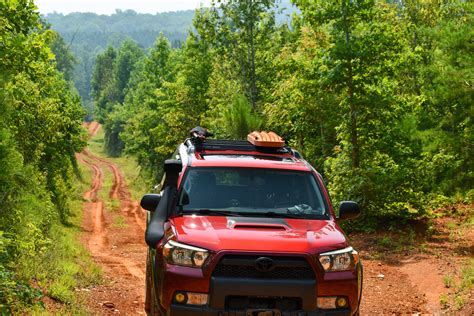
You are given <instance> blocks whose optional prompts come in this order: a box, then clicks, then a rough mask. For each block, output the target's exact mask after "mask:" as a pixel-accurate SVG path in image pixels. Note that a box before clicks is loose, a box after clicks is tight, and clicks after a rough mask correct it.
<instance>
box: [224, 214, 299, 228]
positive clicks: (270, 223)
mask: <svg viewBox="0 0 474 316" xmlns="http://www.w3.org/2000/svg"><path fill="white" fill-rule="evenodd" d="M227 227H228V228H230V229H238V230H265V231H287V230H290V227H289V226H288V224H287V223H286V221H285V220H283V219H276V218H248V217H247V218H245V217H240V218H238V217H233V218H228V220H227Z"/></svg>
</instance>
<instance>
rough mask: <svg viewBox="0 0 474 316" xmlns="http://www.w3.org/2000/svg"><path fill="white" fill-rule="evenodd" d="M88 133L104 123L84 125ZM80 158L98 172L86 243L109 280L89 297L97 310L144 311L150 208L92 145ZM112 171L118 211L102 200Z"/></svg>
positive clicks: (89, 200)
mask: <svg viewBox="0 0 474 316" xmlns="http://www.w3.org/2000/svg"><path fill="white" fill-rule="evenodd" d="M85 127H86V128H87V129H88V132H89V135H90V136H92V135H95V134H96V133H97V131H98V130H99V128H100V125H99V124H97V123H95V122H92V123H89V124H85ZM77 159H78V161H79V162H80V163H82V164H84V165H86V166H88V167H89V168H90V169H91V171H92V173H93V182H92V185H91V189H90V190H88V191H87V192H85V193H84V195H83V197H84V200H85V202H84V223H83V229H84V231H85V236H84V243H85V245H86V246H87V248H88V249H89V251H90V252H91V254H92V257H93V258H94V261H95V262H96V263H97V264H98V265H99V266H100V267H101V268H102V270H103V276H104V284H101V285H99V286H95V287H93V288H91V289H89V290H90V292H91V293H90V295H88V296H87V297H86V298H85V301H86V303H87V309H88V310H89V311H91V312H93V313H94V314H111V313H113V314H144V311H143V306H144V279H145V258H146V247H145V245H144V242H143V236H144V229H145V212H143V211H142V209H141V208H140V205H139V203H138V202H137V201H133V200H132V198H131V194H130V192H129V190H128V188H127V186H126V183H125V181H124V178H123V176H122V175H121V173H120V170H119V168H118V167H117V166H116V165H115V164H113V163H112V162H110V161H108V160H107V159H104V158H102V157H99V156H97V155H95V154H93V153H91V152H90V151H89V150H88V149H84V151H83V152H81V153H80V154H77ZM105 172H111V174H112V175H113V185H112V188H111V190H110V192H109V193H108V195H109V197H110V199H114V200H118V201H119V209H118V210H117V211H114V210H109V209H108V208H107V203H105V201H103V200H101V199H100V195H99V193H100V192H101V191H102V190H103V189H104V188H103V182H104V173H105Z"/></svg>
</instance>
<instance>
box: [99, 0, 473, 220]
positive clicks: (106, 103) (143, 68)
mask: <svg viewBox="0 0 474 316" xmlns="http://www.w3.org/2000/svg"><path fill="white" fill-rule="evenodd" d="M294 2H295V4H296V5H297V6H298V8H299V10H301V14H300V15H295V16H293V19H292V22H291V25H288V24H278V23H276V22H275V13H274V12H275V11H274V10H272V8H273V6H274V5H275V2H274V1H271V0H261V1H215V2H214V3H213V6H211V7H210V8H206V9H200V10H197V11H196V14H195V16H194V20H193V30H191V31H190V32H189V35H188V37H187V40H186V42H185V43H184V44H183V46H182V47H181V48H172V45H171V43H170V41H169V40H168V39H167V38H166V36H164V35H163V34H162V35H160V36H159V37H158V38H157V40H156V42H155V44H154V46H153V47H152V48H151V49H150V50H149V51H147V52H144V51H142V50H141V48H140V47H139V45H138V44H137V43H134V42H133V41H126V42H124V43H123V44H122V45H121V46H120V47H119V48H118V49H114V48H113V47H109V48H108V49H107V50H106V51H104V52H103V53H101V54H99V56H98V57H97V62H96V64H95V68H94V72H93V78H92V93H93V98H94V102H95V104H96V106H97V111H96V114H97V116H96V118H97V119H98V120H99V121H100V122H101V123H103V124H104V126H105V132H106V145H107V148H108V151H109V153H110V154H111V155H121V154H123V153H125V154H129V155H134V156H136V157H137V159H138V161H139V163H140V164H141V166H142V167H143V168H144V172H145V173H147V174H148V179H153V181H155V182H158V181H159V177H160V176H161V168H160V167H159V166H160V165H161V164H162V162H163V160H164V159H165V158H167V157H169V155H170V154H171V153H172V152H173V150H174V146H175V145H176V144H177V143H178V142H179V141H181V140H183V139H184V138H185V137H186V136H187V132H188V130H189V129H190V128H191V127H193V126H196V125H202V126H206V127H208V128H209V129H210V130H211V131H213V132H214V133H216V135H217V136H218V137H236V138H243V137H245V135H246V134H247V132H248V131H249V130H252V129H257V128H260V129H270V130H274V131H276V132H277V133H279V134H280V135H283V136H284V137H285V139H287V140H288V141H289V143H290V145H292V146H294V147H295V148H297V149H298V150H299V151H300V152H301V153H303V155H304V157H306V159H307V160H309V161H310V162H311V163H312V164H314V165H315V166H316V167H317V168H318V169H319V170H320V171H321V172H322V173H323V174H324V176H325V177H326V179H327V181H328V183H329V188H330V190H331V193H332V196H333V198H334V201H335V202H337V201H341V200H343V199H354V200H356V201H358V202H359V203H360V204H361V205H362V208H363V209H364V214H365V215H364V217H363V219H362V220H361V221H360V222H359V225H360V226H361V227H364V228H365V229H371V228H375V227H377V225H384V224H386V223H404V221H406V220H411V219H417V218H420V217H423V216H424V215H426V214H427V212H428V211H429V210H430V208H432V207H434V206H436V205H437V204H439V203H441V202H442V201H446V200H448V198H449V197H456V198H458V199H460V200H462V199H468V200H471V199H472V197H473V192H474V191H472V188H473V180H474V177H473V176H474V174H473V173H472V172H473V170H474V169H473V167H474V166H473V159H472V157H474V155H473V154H474V152H473V150H474V143H473V141H474V139H473V137H474V136H473V135H474V133H473V122H472V117H473V104H474V103H473V91H474V90H473V87H472V84H473V83H472V78H473V69H474V68H473V58H472V54H471V52H472V50H473V43H472V40H471V39H472V36H473V28H472V11H473V8H474V5H473V4H472V3H471V2H464V1H446V2H440V1H416V0H414V1H404V2H403V4H402V3H401V2H393V3H391V2H387V1H345V0H343V1H335V2H328V1H304V0H298V1H294Z"/></svg>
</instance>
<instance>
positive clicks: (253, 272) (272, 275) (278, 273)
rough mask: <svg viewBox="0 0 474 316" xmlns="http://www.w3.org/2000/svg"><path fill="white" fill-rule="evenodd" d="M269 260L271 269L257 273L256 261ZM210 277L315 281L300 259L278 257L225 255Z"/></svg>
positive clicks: (308, 268) (307, 266) (306, 265)
mask: <svg viewBox="0 0 474 316" xmlns="http://www.w3.org/2000/svg"><path fill="white" fill-rule="evenodd" d="M262 257H265V258H270V259H271V260H272V261H273V267H272V269H271V270H270V271H266V272H263V271H259V270H258V269H257V267H256V261H257V260H258V259H259V258H262ZM212 276H215V277H230V278H252V279H293V280H307V279H313V280H314V279H315V275H314V272H313V269H312V268H311V266H310V265H309V263H308V262H307V261H306V259H305V258H302V257H280V256H244V255H226V256H224V257H223V258H222V259H221V260H220V261H219V263H218V264H217V265H216V267H215V269H214V272H213V273H212Z"/></svg>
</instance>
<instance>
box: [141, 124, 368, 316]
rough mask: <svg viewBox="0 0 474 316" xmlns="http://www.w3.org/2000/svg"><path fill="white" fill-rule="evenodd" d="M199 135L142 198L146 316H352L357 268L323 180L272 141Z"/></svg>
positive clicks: (346, 213) (350, 208)
mask: <svg viewBox="0 0 474 316" xmlns="http://www.w3.org/2000/svg"><path fill="white" fill-rule="evenodd" d="M209 135H210V133H209V132H207V130H205V129H202V128H196V129H193V130H192V133H191V137H190V138H188V139H187V140H186V141H185V142H184V143H183V144H181V145H179V147H178V149H177V150H176V152H175V154H174V157H173V159H172V160H167V161H166V162H165V166H164V169H165V176H164V179H163V181H162V184H161V187H160V190H159V191H160V194H147V195H145V196H144V197H143V198H142V201H141V205H142V207H143V208H144V209H146V210H147V211H148V223H147V231H146V235H145V240H146V242H147V244H148V245H149V252H148V259H147V263H146V265H147V269H146V272H147V273H146V302H145V307H146V310H147V311H148V312H149V313H150V314H152V315H220V316H231V315H232V316H234V315H235V316H237V315H243V316H244V315H245V316H280V315H281V316H284V315H295V316H304V315H354V314H358V310H359V303H360V299H361V290H362V266H361V262H360V260H359V256H358V253H357V251H356V250H354V249H353V248H352V247H351V246H350V244H349V242H348V240H347V238H346V236H345V235H344V233H343V231H342V230H341V228H340V227H339V225H338V220H343V219H348V218H353V217H356V216H357V215H358V214H359V207H358V205H357V204H356V203H355V202H351V201H346V202H342V203H341V205H340V208H339V214H338V216H336V214H335V212H334V210H333V207H332V205H331V200H330V199H329V195H328V192H327V190H326V188H325V186H324V183H323V180H322V177H321V175H320V174H319V173H318V172H317V171H316V170H315V169H314V168H313V167H312V166H311V165H310V164H309V163H308V162H306V161H305V160H304V159H303V158H302V157H301V156H300V154H299V153H298V152H297V151H295V150H293V149H291V148H289V147H288V146H286V145H285V142H284V141H283V139H282V138H280V137H279V136H278V135H276V134H275V133H272V132H270V133H265V132H260V133H259V132H254V133H252V134H249V136H248V141H236V140H214V139H209V138H206V137H207V136H209Z"/></svg>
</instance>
